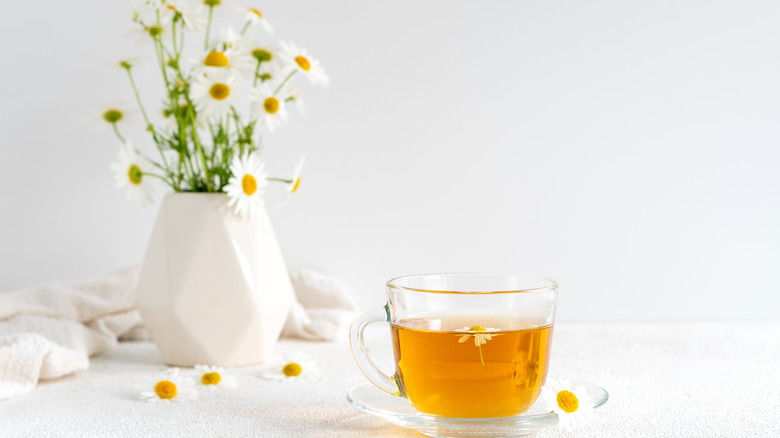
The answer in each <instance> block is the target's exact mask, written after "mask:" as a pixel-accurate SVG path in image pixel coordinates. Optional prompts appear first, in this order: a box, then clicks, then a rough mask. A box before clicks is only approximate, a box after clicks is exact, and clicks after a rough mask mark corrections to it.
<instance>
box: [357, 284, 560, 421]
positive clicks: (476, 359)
mask: <svg viewBox="0 0 780 438" xmlns="http://www.w3.org/2000/svg"><path fill="white" fill-rule="evenodd" d="M557 294H558V285H557V283H556V282H554V281H552V280H548V279H546V278H541V277H532V276H522V275H484V274H436V275H416V276H408V277H400V278H396V279H393V280H390V281H389V282H388V283H387V304H386V305H385V307H383V308H377V309H370V310H367V311H365V312H363V313H361V314H360V315H358V316H357V317H356V318H355V321H354V322H353V323H352V327H351V329H350V332H351V333H350V337H351V343H352V352H353V355H354V356H355V360H356V362H357V364H358V366H359V367H360V369H361V370H362V371H363V373H364V374H365V375H366V377H368V379H369V380H370V381H371V382H372V383H374V384H375V385H376V386H378V387H379V388H380V389H382V390H384V391H386V392H388V393H390V394H393V395H397V396H401V397H404V398H406V399H407V400H408V401H409V402H410V403H411V404H412V406H413V407H414V408H415V409H416V410H417V411H419V412H422V413H425V414H430V415H436V416H442V417H457V418H485V417H507V416H514V415H518V414H521V413H523V412H525V411H526V410H528V409H529V408H530V407H531V405H533V403H534V402H535V401H536V399H537V397H538V396H539V393H540V392H541V388H542V385H544V381H545V378H546V377H547V368H548V365H549V362H550V348H551V344H552V332H553V324H554V320H555V310H556V304H557V296H558V295H557ZM381 321H385V322H388V323H389V324H390V327H391V330H390V332H391V336H392V341H393V353H394V359H395V374H394V375H393V376H392V377H391V376H386V375H384V374H383V373H382V372H381V371H380V370H379V369H378V368H377V367H376V365H374V363H373V362H372V361H371V359H370V358H369V357H368V356H367V355H366V352H365V348H364V341H363V331H364V329H365V327H366V326H367V325H368V324H370V323H372V322H381Z"/></svg>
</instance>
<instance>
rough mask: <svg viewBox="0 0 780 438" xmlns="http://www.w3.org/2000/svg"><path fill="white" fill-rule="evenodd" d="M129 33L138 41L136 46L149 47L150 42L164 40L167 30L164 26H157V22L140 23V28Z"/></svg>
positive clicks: (135, 28)
mask: <svg viewBox="0 0 780 438" xmlns="http://www.w3.org/2000/svg"><path fill="white" fill-rule="evenodd" d="M127 33H128V35H130V36H131V37H132V38H133V39H135V40H136V45H138V46H147V45H148V44H149V42H150V41H157V39H159V38H163V36H164V35H166V29H165V27H164V26H163V25H162V24H157V22H156V21H150V22H149V23H146V22H141V21H139V22H138V27H134V28H133V29H131V30H130V31H128V32H127Z"/></svg>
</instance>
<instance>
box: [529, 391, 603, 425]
mask: <svg viewBox="0 0 780 438" xmlns="http://www.w3.org/2000/svg"><path fill="white" fill-rule="evenodd" d="M542 399H543V400H544V402H545V404H546V405H547V407H548V408H549V409H550V410H552V411H553V412H555V413H556V414H558V426H559V427H560V428H561V429H563V430H566V431H572V430H574V429H576V428H578V427H581V426H583V425H585V424H586V423H588V422H589V421H591V420H592V419H593V417H594V415H595V411H594V408H593V403H592V402H591V400H590V398H589V396H588V393H587V391H586V390H585V387H584V386H577V387H573V385H572V384H571V382H569V381H568V380H563V379H561V380H557V379H547V383H546V384H545V385H544V386H543V387H542Z"/></svg>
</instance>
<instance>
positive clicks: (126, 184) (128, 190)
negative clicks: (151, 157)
mask: <svg viewBox="0 0 780 438" xmlns="http://www.w3.org/2000/svg"><path fill="white" fill-rule="evenodd" d="M111 170H112V171H114V180H115V181H116V188H118V189H122V188H124V189H125V195H126V196H127V199H129V200H130V201H131V202H133V203H134V204H138V205H145V204H148V203H150V202H151V201H152V188H151V186H150V182H151V181H149V178H148V177H146V176H145V175H144V173H145V172H146V171H147V163H146V160H145V159H144V158H143V157H141V155H140V154H138V153H137V152H136V151H135V149H133V146H132V144H130V142H129V141H128V142H126V143H125V145H124V146H123V147H121V148H120V149H119V155H118V157H117V161H115V162H113V163H112V164H111Z"/></svg>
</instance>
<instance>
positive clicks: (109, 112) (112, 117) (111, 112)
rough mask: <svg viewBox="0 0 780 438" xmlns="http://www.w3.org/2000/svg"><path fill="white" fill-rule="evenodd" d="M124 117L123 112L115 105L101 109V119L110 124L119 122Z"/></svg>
mask: <svg viewBox="0 0 780 438" xmlns="http://www.w3.org/2000/svg"><path fill="white" fill-rule="evenodd" d="M124 118H125V112H124V111H122V110H121V109H119V108H117V107H113V106H112V107H110V108H106V110H105V111H103V120H105V121H106V122H108V123H110V124H112V125H113V124H115V123H119V121H121V120H123V119H124Z"/></svg>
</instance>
